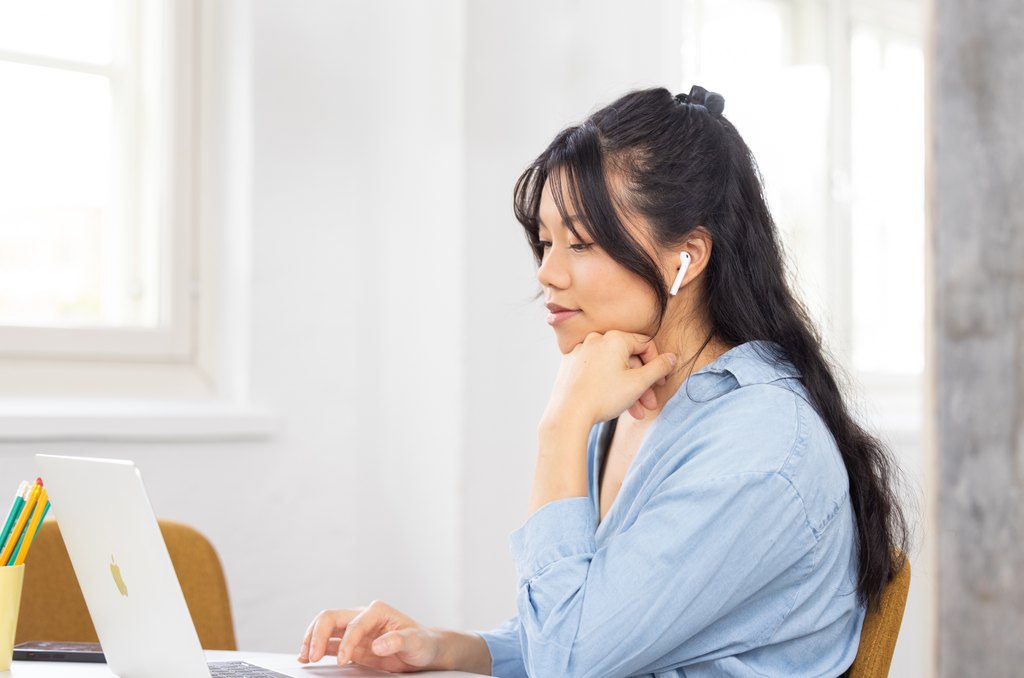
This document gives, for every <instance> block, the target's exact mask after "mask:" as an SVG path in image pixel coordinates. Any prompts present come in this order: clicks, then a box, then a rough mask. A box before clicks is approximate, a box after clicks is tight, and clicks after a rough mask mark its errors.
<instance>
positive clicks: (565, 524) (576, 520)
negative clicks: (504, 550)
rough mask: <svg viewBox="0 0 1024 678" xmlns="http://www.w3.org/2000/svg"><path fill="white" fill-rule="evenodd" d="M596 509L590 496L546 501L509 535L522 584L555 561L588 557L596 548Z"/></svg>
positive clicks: (510, 545)
mask: <svg viewBox="0 0 1024 678" xmlns="http://www.w3.org/2000/svg"><path fill="white" fill-rule="evenodd" d="M596 532H597V511H596V510H595V508H594V503H593V501H592V500H591V499H590V497H570V498H568V499H558V500H556V501H553V502H550V503H548V504H545V505H544V506H542V507H540V508H539V509H537V510H536V511H534V513H533V515H532V516H530V517H529V519H528V520H527V521H526V522H525V523H524V524H523V526H522V527H520V528H519V529H518V530H516V531H515V532H513V533H512V534H511V535H510V536H509V547H510V549H511V551H512V558H513V560H514V561H515V565H516V572H517V574H518V575H519V582H520V585H522V584H524V583H527V582H529V581H531V580H532V579H534V578H535V577H536V576H537V575H538V574H539V573H540V572H541V571H543V570H544V569H545V568H547V567H548V566H550V565H552V564H553V563H556V562H559V561H562V560H564V559H566V558H580V557H589V556H590V555H592V554H593V553H594V551H595V550H596V544H595V541H594V534H595V533H596Z"/></svg>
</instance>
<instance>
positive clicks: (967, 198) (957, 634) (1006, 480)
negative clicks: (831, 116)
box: [931, 0, 1024, 677]
mask: <svg viewBox="0 0 1024 678" xmlns="http://www.w3.org/2000/svg"><path fill="white" fill-rule="evenodd" d="M933 44H934V47H933V50H934V62H933V65H934V68H933V70H932V71H931V73H932V83H931V85H932V88H933V91H932V96H931V99H932V101H931V103H932V108H931V111H932V130H931V132H932V139H931V151H932V156H931V160H932V164H931V168H932V171H933V177H932V179H933V181H932V193H931V201H932V203H931V209H932V216H933V220H932V223H933V228H934V230H933V245H934V247H935V250H934V252H933V254H934V260H933V266H932V275H933V290H934V297H933V298H934V302H935V304H936V307H935V311H936V312H935V316H934V318H935V323H936V324H935V328H934V329H935V335H934V337H935V345H934V348H935V358H936V364H935V369H936V374H935V376H936V385H937V401H936V405H937V409H938V411H937V416H938V427H937V434H938V436H937V441H938V446H939V467H940V481H939V487H938V493H939V495H938V498H939V515H938V518H939V535H938V539H939V633H938V642H939V669H940V674H941V675H942V676H950V677H952V676H957V677H959V676H1020V675H1024V492H1022V488H1024V2H1022V1H1021V0H984V1H982V0H935V40H934V43H933Z"/></svg>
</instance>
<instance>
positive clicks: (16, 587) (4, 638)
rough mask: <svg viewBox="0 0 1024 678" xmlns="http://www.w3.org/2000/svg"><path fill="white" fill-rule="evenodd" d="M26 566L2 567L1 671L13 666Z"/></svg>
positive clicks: (0, 599)
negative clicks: (12, 658)
mask: <svg viewBox="0 0 1024 678" xmlns="http://www.w3.org/2000/svg"><path fill="white" fill-rule="evenodd" d="M24 580H25V566H24V565H14V566H12V567H6V566H3V567H0V672H2V671H6V670H8V669H9V668H11V655H13V654H14V632H15V630H17V628H18V608H19V607H21V584H22V582H23V581H24Z"/></svg>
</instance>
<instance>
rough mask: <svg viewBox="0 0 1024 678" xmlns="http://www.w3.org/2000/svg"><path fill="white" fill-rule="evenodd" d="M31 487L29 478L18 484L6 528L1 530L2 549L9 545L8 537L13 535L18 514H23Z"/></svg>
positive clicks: (5, 524) (0, 542)
mask: <svg viewBox="0 0 1024 678" xmlns="http://www.w3.org/2000/svg"><path fill="white" fill-rule="evenodd" d="M30 489H32V486H31V485H29V484H28V481H27V480H22V481H21V485H18V493H17V494H15V495H14V503H13V504H11V510H10V512H9V513H8V514H7V521H6V522H5V523H4V529H3V530H2V531H0V551H2V550H3V548H4V546H6V545H7V538H8V537H10V536H11V531H12V530H13V529H14V523H15V521H16V520H18V516H20V515H21V509H22V508H23V507H24V506H25V499H26V498H27V497H28V492H29V490H30Z"/></svg>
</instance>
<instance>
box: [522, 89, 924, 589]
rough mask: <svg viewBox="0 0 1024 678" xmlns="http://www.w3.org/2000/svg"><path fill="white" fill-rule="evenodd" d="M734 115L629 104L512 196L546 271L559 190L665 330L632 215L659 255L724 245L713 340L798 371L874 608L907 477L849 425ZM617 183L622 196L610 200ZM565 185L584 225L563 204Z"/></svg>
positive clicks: (709, 297) (715, 105) (903, 539)
mask: <svg viewBox="0 0 1024 678" xmlns="http://www.w3.org/2000/svg"><path fill="white" fill-rule="evenodd" d="M723 104H724V100H722V99H721V97H719V96H718V95H714V94H713V93H707V92H706V91H705V90H703V89H701V88H699V87H695V88H694V89H693V90H691V92H690V94H689V95H679V96H675V97H674V96H673V95H672V94H671V93H670V92H669V91H668V90H666V89H663V88H656V89H647V90H640V91H636V92H631V93H629V94H626V95H625V96H623V97H621V98H620V99H618V100H617V101H615V102H614V103H612V104H610V105H608V106H606V107H604V108H602V109H601V110H599V111H597V112H596V113H594V114H593V115H591V116H590V117H589V118H587V119H586V120H585V121H583V122H582V123H580V124H579V125H575V126H572V127H569V128H567V129H565V130H563V131H562V132H561V133H559V134H558V135H557V136H556V137H555V139H554V141H552V142H551V145H549V146H548V148H547V149H546V150H545V151H544V152H543V153H541V154H540V156H539V157H538V158H537V159H536V160H535V161H534V162H533V163H532V164H531V165H530V166H529V167H528V168H527V169H526V171H524V172H523V174H522V175H521V176H520V177H519V180H518V181H517V182H516V187H515V202H514V204H515V214H516V218H517V219H518V220H519V222H520V223H521V224H522V225H523V228H524V229H525V230H526V235H527V238H528V240H529V242H530V244H531V246H532V247H533V251H534V256H535V257H536V258H537V262H538V264H539V263H540V261H541V257H542V255H543V250H542V248H541V246H540V244H539V240H540V238H539V236H538V210H539V206H540V199H541V192H542V190H543V188H544V184H545V183H546V182H547V181H548V180H550V181H551V182H552V188H553V190H552V194H553V196H554V198H555V200H556V203H557V205H558V209H559V211H560V212H561V214H562V218H563V220H565V222H566V224H567V226H568V228H569V229H571V230H572V231H573V232H574V233H575V235H577V236H579V235H580V234H579V232H578V231H577V230H576V227H577V225H582V226H583V227H584V229H585V230H586V232H587V234H588V235H589V236H590V237H591V238H592V240H593V241H594V242H596V243H597V244H598V245H599V246H600V247H601V248H602V249H604V251H606V252H607V253H608V254H609V255H610V256H611V257H612V259H614V260H615V261H616V262H618V263H619V264H620V265H622V266H623V267H625V268H626V269H627V270H629V271H631V272H633V273H635V274H636V275H637V276H639V277H640V278H642V279H643V280H644V281H646V282H647V284H648V285H649V286H650V287H651V289H652V290H654V292H655V293H656V294H657V299H658V303H659V307H660V317H662V318H663V317H664V314H665V309H666V308H667V305H668V289H667V287H666V284H665V281H664V279H663V277H662V273H661V271H660V269H659V267H658V264H657V262H656V261H655V260H654V259H653V258H652V255H651V254H649V253H648V252H647V250H646V249H645V248H644V247H643V245H642V243H640V242H639V241H638V240H637V239H636V238H635V237H633V236H632V235H631V233H630V231H629V229H627V228H625V227H624V225H623V223H622V221H621V215H623V214H638V215H641V216H642V217H644V218H645V219H646V221H647V222H648V223H649V224H650V227H651V233H650V235H651V236H652V237H653V239H654V241H655V242H656V243H657V244H658V245H659V246H661V247H671V246H674V245H677V244H679V243H681V242H683V241H684V240H685V239H686V236H687V235H688V234H690V233H691V232H692V231H693V230H694V229H695V228H697V227H703V228H704V229H706V231H707V232H708V233H709V234H710V236H711V240H712V243H713V248H712V253H711V257H710V259H709V261H708V264H707V268H706V269H705V276H704V293H705V294H704V298H705V305H706V317H707V318H708V319H709V321H710V325H711V332H712V336H714V337H717V338H719V339H720V340H722V341H723V342H724V343H726V344H729V345H734V346H735V345H739V344H742V343H746V342H749V341H753V340H758V339H760V340H767V341H769V342H772V343H773V344H774V345H775V346H777V347H778V349H777V350H778V355H769V356H765V357H767V358H768V359H770V360H773V361H787V362H789V363H791V364H792V365H793V366H794V367H796V368H797V370H799V372H800V375H801V381H802V383H803V386H804V389H805V390H806V392H807V396H808V398H809V401H810V403H811V405H812V406H813V407H814V408H815V410H816V411H817V412H818V414H819V415H820V416H821V418H822V419H823V420H824V422H825V424H826V425H827V426H828V428H829V431H831V433H832V436H833V438H834V439H835V441H836V444H837V445H838V447H839V451H840V453H841V454H842V457H843V462H844V463H845V465H846V471H847V475H848V477H849V482H850V498H851V501H852V503H853V511H854V515H855V517H856V522H857V546H858V549H857V553H858V558H859V562H858V574H859V576H858V581H857V593H858V596H859V598H860V600H861V601H862V602H865V603H866V604H869V605H876V604H877V603H878V601H879V599H880V596H881V593H882V589H883V588H884V587H885V585H886V583H888V581H889V580H890V579H891V578H892V577H893V576H894V575H895V574H896V573H897V572H898V571H899V569H900V568H901V567H902V566H903V558H904V555H903V554H904V553H906V551H907V541H908V530H907V524H906V520H905V517H904V515H903V511H902V509H901V507H900V503H899V499H898V496H897V492H896V488H895V481H896V479H897V476H898V475H899V470H898V468H897V467H896V465H895V462H894V461H893V458H892V455H891V453H890V451H889V450H888V449H887V448H886V446H885V445H884V444H883V443H882V442H881V441H880V440H879V439H878V438H876V437H874V436H873V435H871V434H870V433H869V432H867V431H866V430H865V429H864V428H862V427H861V426H860V425H859V424H858V423H857V422H856V421H855V420H854V418H853V416H851V414H850V411H849V409H848V407H847V404H846V402H845V399H844V395H843V392H842V390H841V389H840V387H839V384H838V382H837V380H836V371H835V369H834V368H833V366H832V365H831V362H830V360H829V359H828V357H827V356H826V353H825V351H824V349H823V348H822V344H821V339H820V337H819V335H818V333H817V332H816V330H815V329H814V326H813V324H812V322H811V320H810V317H809V315H808V313H807V310H806V308H805V307H804V306H803V304H801V303H800V301H799V300H797V298H796V297H795V296H794V295H793V292H792V291H791V290H790V288H789V284H788V283H787V277H786V265H785V259H784V256H783V250H782V246H781V244H780V241H779V235H778V230H777V229H776V226H775V222H774V220H773V219H772V216H771V214H770V213H769V211H768V205H767V203H766V201H765V198H764V194H763V190H762V182H761V176H760V173H759V172H758V169H757V164H756V162H755V161H754V157H753V155H752V154H751V152H750V149H749V148H748V147H747V145H746V143H744V141H743V139H742V138H741V137H740V135H739V133H738V132H737V131H736V128H735V127H733V125H732V124H731V123H730V122H729V121H728V120H726V119H725V118H724V117H723V116H722V115H721V111H722V105H723ZM612 175H614V177H615V179H617V180H618V183H617V184H616V190H611V189H610V183H609V178H610V177H611V176H612ZM563 182H564V190H565V191H566V193H567V194H568V196H569V200H570V202H571V207H572V211H573V212H575V216H576V221H572V220H570V218H569V217H570V212H569V210H568V209H567V206H566V205H565V204H564V200H563V199H562V197H561V196H562V190H563V188H562V184H563Z"/></svg>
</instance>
